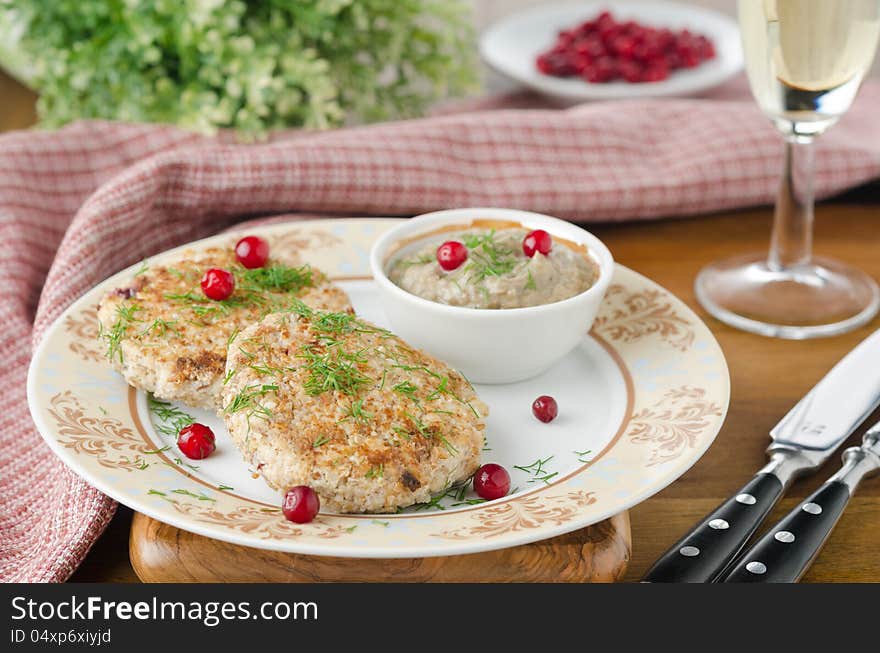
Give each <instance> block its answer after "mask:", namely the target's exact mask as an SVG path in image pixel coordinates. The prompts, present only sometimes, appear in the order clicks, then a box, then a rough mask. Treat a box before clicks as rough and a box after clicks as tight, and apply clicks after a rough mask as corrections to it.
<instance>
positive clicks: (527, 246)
mask: <svg viewBox="0 0 880 653" xmlns="http://www.w3.org/2000/svg"><path fill="white" fill-rule="evenodd" d="M551 249H553V239H552V238H551V237H550V234H548V233H547V232H546V231H544V230H543V229H535V230H534V231H530V232H529V233H528V234H526V237H525V238H523V242H522V250H523V254H525V255H526V256H528V257H529V258H532V257H533V256H534V255H535V252H541V254H544V255H545V256H546V255H547V254H549V253H550V250H551Z"/></svg>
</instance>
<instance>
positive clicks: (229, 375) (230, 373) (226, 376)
mask: <svg viewBox="0 0 880 653" xmlns="http://www.w3.org/2000/svg"><path fill="white" fill-rule="evenodd" d="M236 371H237V370H236V369H235V368H230V369H228V370H226V374H224V375H223V385H226V384H227V383H229V381H230V380H231V379H232V377H233V376H235V373H236Z"/></svg>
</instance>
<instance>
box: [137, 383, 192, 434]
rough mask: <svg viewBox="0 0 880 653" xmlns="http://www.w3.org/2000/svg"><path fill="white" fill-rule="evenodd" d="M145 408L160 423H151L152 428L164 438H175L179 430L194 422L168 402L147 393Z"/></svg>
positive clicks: (190, 417) (189, 416) (187, 414)
mask: <svg viewBox="0 0 880 653" xmlns="http://www.w3.org/2000/svg"><path fill="white" fill-rule="evenodd" d="M147 407H148V408H149V409H150V412H151V413H152V414H153V416H154V417H155V418H156V419H157V420H159V422H161V423H155V422H154V423H153V427H154V428H155V429H156V431H158V432H159V433H161V434H162V435H164V436H167V437H169V438H176V437H177V434H178V433H180V429H182V428H184V427H185V426H189V425H190V424H192V423H193V422H195V421H196V418H195V417H193V416H192V415H190V414H189V413H185V412H184V411H182V410H180V409H179V408H177V407H176V406H173V405H172V404H171V403H170V402H168V401H162V400H161V399H156V398H155V397H154V396H153V395H152V394H150V393H147Z"/></svg>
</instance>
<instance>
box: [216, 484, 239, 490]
mask: <svg viewBox="0 0 880 653" xmlns="http://www.w3.org/2000/svg"><path fill="white" fill-rule="evenodd" d="M217 489H218V490H221V491H222V490H234V489H235V488H234V487H232V486H231V485H218V486H217Z"/></svg>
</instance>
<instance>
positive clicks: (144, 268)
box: [134, 259, 150, 277]
mask: <svg viewBox="0 0 880 653" xmlns="http://www.w3.org/2000/svg"><path fill="white" fill-rule="evenodd" d="M149 269H150V262H149V261H148V260H147V259H144V260H143V261H141V266H140V267H139V268H138V269H137V272H135V273H134V276H136V277H139V276H141V275H142V274H144V273H145V272H146V271H147V270H149Z"/></svg>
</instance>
